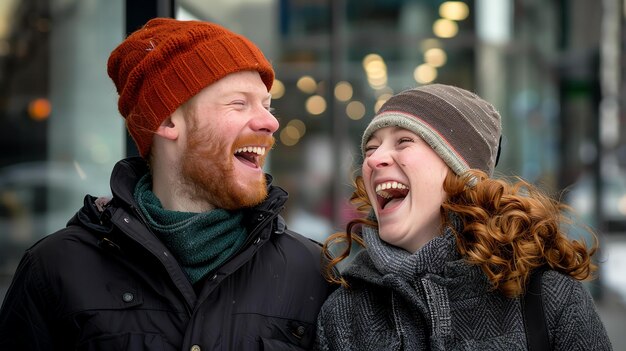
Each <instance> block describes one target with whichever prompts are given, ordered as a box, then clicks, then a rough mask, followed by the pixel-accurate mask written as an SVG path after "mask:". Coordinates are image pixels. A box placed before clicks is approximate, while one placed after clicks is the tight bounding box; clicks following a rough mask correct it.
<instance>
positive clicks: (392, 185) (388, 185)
mask: <svg viewBox="0 0 626 351" xmlns="http://www.w3.org/2000/svg"><path fill="white" fill-rule="evenodd" d="M408 188H409V187H408V186H406V185H404V184H402V183H398V182H385V183H380V184H378V185H377V186H376V194H378V195H380V196H382V197H384V198H387V199H388V198H390V197H391V195H389V193H387V192H386V191H385V190H387V189H408Z"/></svg>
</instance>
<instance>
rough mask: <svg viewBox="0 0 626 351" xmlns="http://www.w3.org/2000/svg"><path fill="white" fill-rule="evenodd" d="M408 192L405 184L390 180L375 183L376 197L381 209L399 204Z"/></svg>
mask: <svg viewBox="0 0 626 351" xmlns="http://www.w3.org/2000/svg"><path fill="white" fill-rule="evenodd" d="M408 193H409V187H408V186H407V185H405V184H402V183H399V182H396V181H390V182H384V183H380V184H378V185H376V199H377V201H378V206H379V207H380V208H381V209H385V207H388V206H389V207H391V206H393V205H394V204H400V203H401V202H402V200H404V199H405V198H406V196H407V194H408Z"/></svg>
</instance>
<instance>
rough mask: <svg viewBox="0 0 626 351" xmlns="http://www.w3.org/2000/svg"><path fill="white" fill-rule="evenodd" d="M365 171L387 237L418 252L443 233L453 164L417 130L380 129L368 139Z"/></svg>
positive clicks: (364, 163) (392, 241)
mask: <svg viewBox="0 0 626 351" xmlns="http://www.w3.org/2000/svg"><path fill="white" fill-rule="evenodd" d="M362 171H363V180H364V181H365V189H366V191H367V195H368V197H369V199H370V201H371V203H372V206H373V208H374V212H375V213H376V218H377V219H378V226H379V235H380V238H381V239H382V240H383V241H385V242H387V243H389V244H392V245H394V246H397V247H400V248H403V249H405V250H407V251H409V252H415V251H417V250H418V249H419V248H421V247H422V246H424V244H426V243H427V242H428V241H430V240H431V239H432V238H434V237H435V236H436V235H438V234H439V229H440V226H441V220H440V214H439V210H440V207H441V204H442V203H443V201H444V200H445V198H446V194H445V192H444V190H443V181H444V179H445V178H446V175H447V174H448V171H449V167H448V166H447V165H446V163H445V162H444V161H443V160H442V159H441V158H440V157H439V155H437V154H436V153H435V151H433V149H432V148H431V147H430V146H429V145H428V144H427V143H426V142H425V141H423V140H422V139H421V138H420V137H419V136H418V135H417V134H415V133H413V132H411V131H409V130H406V129H402V128H399V127H386V128H381V129H379V130H377V131H376V132H375V133H374V134H373V135H372V137H371V138H370V140H369V141H368V142H367V144H366V145H365V159H364V161H363V166H362Z"/></svg>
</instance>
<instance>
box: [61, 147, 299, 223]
mask: <svg viewBox="0 0 626 351" xmlns="http://www.w3.org/2000/svg"><path fill="white" fill-rule="evenodd" d="M148 171H149V169H148V164H147V162H146V160H145V159H143V158H141V157H129V158H126V159H123V160H121V161H119V162H117V164H115V166H114V167H113V171H112V172H111V181H110V185H111V192H112V194H113V198H114V199H115V201H114V202H115V204H114V205H113V206H114V207H115V206H125V207H127V208H131V209H132V208H136V207H137V203H136V201H135V197H134V191H135V186H136V185H137V182H139V179H141V177H143V176H144V175H145V174H146V173H147V172H148ZM265 177H266V181H267V187H268V196H267V198H266V199H265V201H263V202H262V203H260V204H259V205H257V206H255V207H252V208H246V209H243V211H244V212H245V220H244V224H245V225H246V226H247V227H248V228H251V229H252V228H254V227H255V226H256V225H257V224H258V223H260V222H262V221H263V219H265V218H268V217H275V216H276V215H278V213H279V212H280V211H281V210H282V209H283V206H284V204H285V202H286V201H287V198H288V196H289V195H288V194H287V192H286V191H285V190H283V189H282V188H280V187H278V186H274V185H272V181H273V178H272V176H271V175H269V174H266V175H265ZM95 200H96V199H95V198H94V197H93V196H90V195H87V196H86V197H85V201H84V206H83V208H82V209H81V210H80V211H79V212H78V214H77V215H76V216H74V218H72V219H71V220H70V224H72V223H76V222H80V223H81V224H83V225H85V226H87V227H91V228H92V229H96V227H97V229H98V230H99V231H102V230H104V229H105V226H106V224H105V226H103V218H101V216H100V214H102V213H103V211H102V209H101V208H98V206H96V204H95Z"/></svg>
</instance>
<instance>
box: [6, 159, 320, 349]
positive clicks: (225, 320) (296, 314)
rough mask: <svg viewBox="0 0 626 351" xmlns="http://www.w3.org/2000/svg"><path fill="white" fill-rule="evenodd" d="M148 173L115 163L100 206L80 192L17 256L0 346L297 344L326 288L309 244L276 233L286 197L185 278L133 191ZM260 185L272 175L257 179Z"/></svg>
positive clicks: (130, 162) (255, 214) (302, 343)
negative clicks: (71, 210)
mask: <svg viewBox="0 0 626 351" xmlns="http://www.w3.org/2000/svg"><path fill="white" fill-rule="evenodd" d="M146 172H147V167H146V164H145V162H144V161H143V160H141V159H139V158H130V159H126V160H122V161H120V162H119V163H118V164H117V165H116V166H115V168H114V169H113V173H112V176H111V189H112V192H113V199H112V200H111V201H110V202H109V203H108V205H107V206H106V208H105V209H104V211H100V209H98V208H97V206H96V205H95V204H94V201H95V198H94V197H91V196H87V197H86V198H85V205H84V207H83V208H82V209H81V210H80V211H79V212H78V213H77V214H76V215H75V216H74V218H72V219H71V220H70V222H69V223H68V226H67V228H64V229H62V230H60V231H58V232H56V233H54V234H51V235H49V236H47V237H46V238H44V239H42V240H41V241H39V242H38V243H36V244H35V245H34V246H32V247H31V248H30V249H28V250H27V251H26V253H25V255H24V256H23V258H22V261H21V263H20V264H19V267H18V268H17V271H16V273H15V276H14V279H13V282H12V284H11V287H10V289H9V291H8V292H7V295H6V296H5V300H4V302H3V305H2V309H1V310H0V350H125V351H127V350H151V351H162V350H194V351H202V350H303V349H308V348H310V346H311V344H312V342H313V339H314V336H315V321H316V317H317V314H318V311H319V309H320V307H321V305H322V304H323V302H324V300H325V298H326V297H327V296H328V295H329V293H330V292H331V287H330V286H329V285H328V284H327V283H326V282H325V281H324V279H323V277H322V274H321V272H320V263H321V259H320V258H321V256H320V247H319V244H317V243H315V242H313V241H311V240H309V239H307V238H305V237H303V236H301V235H299V234H296V233H294V232H291V231H289V230H287V229H286V228H285V224H284V221H283V220H282V218H281V217H280V216H279V211H280V210H281V209H282V208H283V204H284V202H285V201H286V199H287V193H286V192H285V191H284V190H282V189H280V188H278V187H275V186H271V185H268V186H269V196H268V198H267V200H266V201H265V202H263V203H262V204H261V205H259V206H257V207H255V208H252V209H249V210H246V211H247V213H246V216H245V222H246V225H247V227H248V230H249V237H248V239H247V242H246V244H245V245H244V247H243V248H242V249H241V250H240V251H239V252H238V253H237V254H236V255H234V256H233V257H232V258H231V259H230V260H228V261H227V262H226V263H224V264H223V265H222V266H221V267H219V268H218V269H216V270H215V271H214V272H211V273H210V274H209V275H207V277H206V278H205V279H204V280H203V282H201V283H198V284H200V286H196V287H195V289H194V286H192V285H191V283H190V282H189V280H188V279H187V277H186V276H185V273H184V272H183V270H182V269H181V266H180V265H179V264H178V262H177V261H176V259H175V257H173V256H172V254H171V253H170V252H169V251H168V249H167V248H166V247H165V246H164V245H163V244H162V243H161V242H160V241H159V240H158V239H157V238H156V236H155V235H154V234H153V233H152V232H151V231H150V230H149V229H148V228H147V227H146V225H145V223H144V221H143V220H142V216H141V214H140V211H138V210H137V207H136V204H135V200H134V198H133V190H134V187H135V184H136V183H137V181H138V180H139V178H140V177H141V176H142V175H143V174H145V173H146ZM268 180H269V181H270V182H271V178H270V177H269V176H268Z"/></svg>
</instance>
